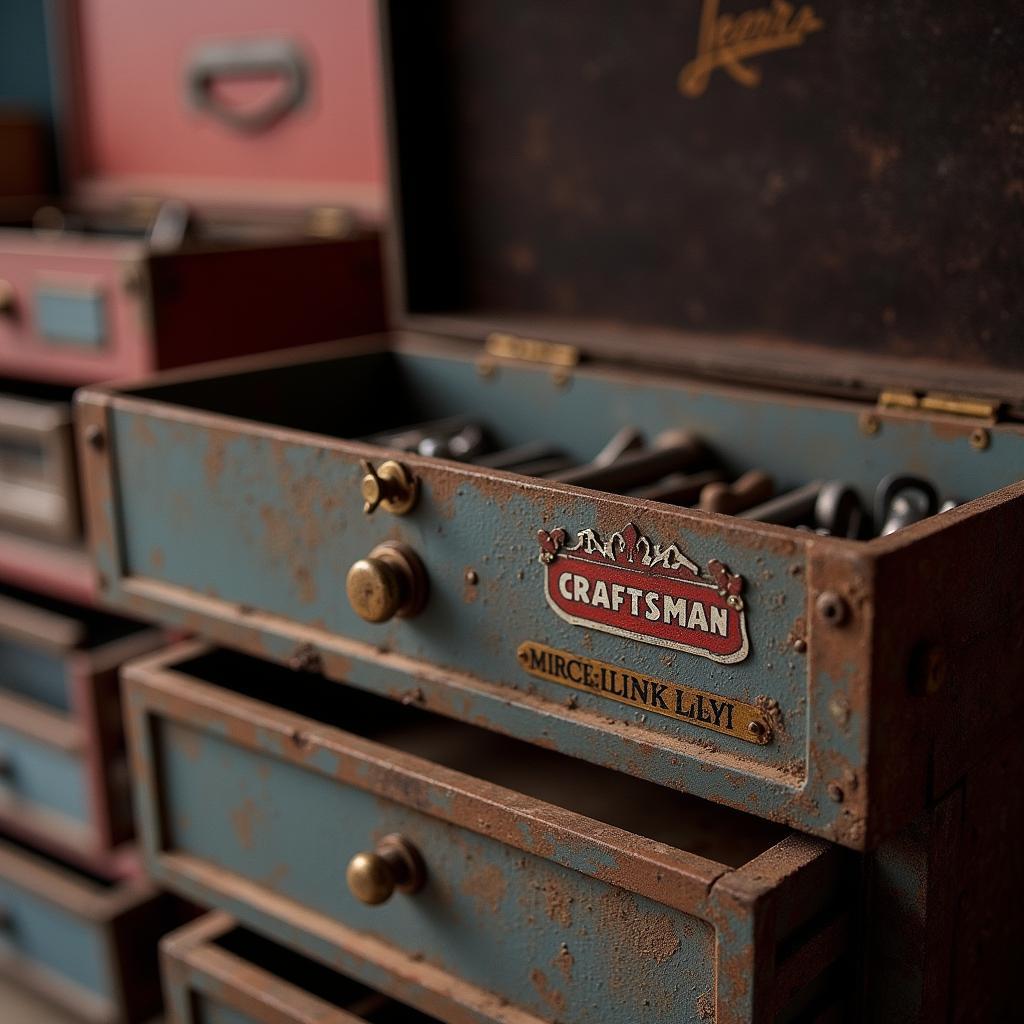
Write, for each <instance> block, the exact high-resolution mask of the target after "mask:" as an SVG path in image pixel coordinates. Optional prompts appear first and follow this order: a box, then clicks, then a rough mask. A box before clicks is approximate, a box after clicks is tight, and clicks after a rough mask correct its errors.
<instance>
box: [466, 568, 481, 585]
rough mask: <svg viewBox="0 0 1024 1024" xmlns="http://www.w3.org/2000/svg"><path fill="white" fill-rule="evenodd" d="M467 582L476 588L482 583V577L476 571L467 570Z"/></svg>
mask: <svg viewBox="0 0 1024 1024" xmlns="http://www.w3.org/2000/svg"><path fill="white" fill-rule="evenodd" d="M466 582H467V583H468V584H469V585H470V586H471V587H475V586H476V585H477V584H478V583H479V582H480V576H479V575H478V574H477V571H476V569H467V570H466Z"/></svg>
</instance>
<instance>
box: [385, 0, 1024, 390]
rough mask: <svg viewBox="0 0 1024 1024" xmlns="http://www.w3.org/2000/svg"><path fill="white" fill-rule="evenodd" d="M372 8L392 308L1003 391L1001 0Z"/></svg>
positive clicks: (883, 385)
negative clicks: (377, 31) (379, 31)
mask: <svg viewBox="0 0 1024 1024" xmlns="http://www.w3.org/2000/svg"><path fill="white" fill-rule="evenodd" d="M380 8H381V11H382V15H383V17H382V25H383V48H384V55H385V78H386V83H387V86H388V92H389V98H388V102H389V117H390V130H391V143H392V183H393V197H392V201H393V203H394V204H395V210H396V212H397V217H398V227H397V240H398V245H397V246H396V253H395V256H396V259H395V274H394V276H395V282H394V283H395V285H396V287H395V288H394V289H393V292H394V294H395V295H396V296H397V300H398V303H399V307H400V308H399V311H398V318H399V320H400V321H401V322H402V323H403V324H405V325H407V326H410V327H417V328H420V329H428V330H435V331H442V332H444V333H448V334H457V335H465V336H468V337H472V338H486V337H488V336H489V335H492V334H493V333H495V332H499V333H500V332H509V333H511V334H513V335H517V336H521V337H526V338H540V339H545V340H549V341H558V342H569V343H571V344H575V345H577V346H579V347H580V349H581V350H582V351H583V353H584V354H593V355H598V356H601V357H602V358H614V359H619V360H628V361H636V362H642V363H645V364H647V365H673V366H679V367H686V368H688V370H690V371H697V372H699V373H704V374H707V375H709V376H717V377H728V378H730V379H734V378H736V377H738V376H742V377H744V378H746V379H750V380H754V381H757V382H759V383H762V384H764V383H767V384H777V385H778V386H780V387H784V388H787V389H789V388H792V389H800V390H812V391H825V392H840V393H844V394H848V393H850V392H854V393H859V394H861V395H864V396H867V397H870V398H877V397H878V396H880V395H881V394H882V392H885V391H891V390H892V389H893V388H904V389H921V390H926V389H929V390H930V389H935V390H945V391H952V392H957V393H964V394H970V395H973V396H981V397H985V396H988V397H990V398H994V399H997V400H999V401H1001V402H1006V403H1009V404H1010V406H1011V407H1013V406H1019V405H1021V404H1022V402H1024V345H1021V344H1020V338H1021V333H1022V330H1024V287H1021V286H1022V284H1024V232H1022V231H1021V213H1022V210H1024V65H1022V62H1021V61H1020V51H1021V46H1022V44H1024V17H1022V15H1021V13H1020V10H1019V5H1018V4H1017V3H1015V2H1014V0H993V2H991V3H985V4H940V5H935V4H933V3H929V2H928V0H903V2H900V3H898V4H894V3H891V2H889V0H862V2H860V3H849V2H840V0H812V2H810V3H807V4H802V3H799V2H797V0H792V2H783V0H644V2H643V3H629V4H624V3H616V2H611V0H560V2H559V3H558V4H557V5H555V6H552V4H551V3H550V2H549V0H516V2H515V3H508V2H505V0H444V2H441V0H421V2H417V3H403V2H401V0H382V2H381V4H380ZM556 8H557V9H556Z"/></svg>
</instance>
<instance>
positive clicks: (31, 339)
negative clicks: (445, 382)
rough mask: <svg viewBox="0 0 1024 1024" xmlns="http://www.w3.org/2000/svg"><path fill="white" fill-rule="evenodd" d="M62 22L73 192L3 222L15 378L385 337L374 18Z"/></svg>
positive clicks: (133, 8) (110, 13)
mask: <svg viewBox="0 0 1024 1024" xmlns="http://www.w3.org/2000/svg"><path fill="white" fill-rule="evenodd" d="M50 6H51V9H52V11H53V12H55V13H54V25H53V26H52V35H53V36H54V37H55V38H56V39H59V40H60V43H61V45H57V46H55V47H54V48H53V49H54V56H53V60H54V62H55V66H56V70H57V76H58V80H59V81H60V82H61V83H62V84H63V88H62V89H61V90H60V91H61V97H60V98H61V102H60V104H59V109H61V110H63V111H65V112H66V114H67V117H66V121H67V123H66V124H64V125H63V126H62V127H63V129H64V133H65V135H66V138H65V140H64V143H65V145H64V149H63V152H62V157H63V163H64V167H65V170H66V177H67V182H66V184H67V194H66V195H65V196H64V197H63V198H61V199H60V200H56V201H50V202H49V203H47V204H46V205H37V208H35V209H34V211H31V212H25V213H23V214H22V215H20V216H15V215H14V214H13V213H12V214H11V216H10V217H9V218H8V219H7V220H6V222H5V223H3V224H0V373H2V374H6V375H10V376H21V377H32V378H36V379H47V380H52V381H60V382H62V383H67V384H79V383H82V382H85V381H97V380H105V379H113V378H118V377H125V376H131V375H136V374H139V373H142V372H146V371H149V370H152V369H156V368H159V367H166V366H182V365H187V364H189V363H195V362H202V361H203V360H207V359H213V358H218V357H223V356H225V355H229V354H233V353H242V352H255V351H263V350H266V349H271V348H279V347H283V346H285V345H289V344H296V343H299V342H303V341H305V342H311V341H317V340H326V339H328V338H332V337H339V336H345V335H349V334H359V333H362V332H366V331H369V330H376V329H378V328H380V327H381V326H382V322H383V305H382V294H381V284H380V271H379V253H378V241H377V237H376V225H377V223H378V222H379V219H380V216H381V210H382V195H381V187H380V181H381V166H380V164H381V159H382V158H381V154H380V152H379V149H380V147H379V139H378V128H377V124H378V120H379V102H378V99H377V91H376V79H375V71H374V60H373V59H372V54H373V47H372V30H371V8H370V4H369V2H368V0H352V2H346V3H344V4H338V5H326V6H325V5H324V4H321V3H317V2H314V0H301V2H297V3H291V4H289V5H287V9H286V13H285V14H284V15H283V16H282V13H281V8H280V6H279V5H277V4H274V3H270V2H253V3H247V4H246V5H245V9H244V19H242V18H241V11H240V9H239V8H238V7H237V5H235V4H232V3H229V2H226V0H214V2H208V3H193V4H190V5H187V6H184V5H182V4H175V5H173V7H166V8H163V7H161V8H159V9H151V8H149V7H146V6H144V5H139V4H128V5H121V4H116V3H109V2H106V0H76V2H74V3H72V2H69V3H66V4H53V5H50ZM143 97H144V102H143V101H142V98H143Z"/></svg>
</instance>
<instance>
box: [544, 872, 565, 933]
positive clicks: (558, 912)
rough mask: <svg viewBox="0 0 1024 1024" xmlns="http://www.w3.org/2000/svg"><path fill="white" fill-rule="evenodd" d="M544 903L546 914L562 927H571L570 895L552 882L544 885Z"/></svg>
mask: <svg viewBox="0 0 1024 1024" xmlns="http://www.w3.org/2000/svg"><path fill="white" fill-rule="evenodd" d="M544 903H545V910H546V911H547V915H548V917H549V918H551V920H552V921H554V922H555V924H559V925H561V926H562V927H563V928H571V927H572V897H571V896H570V895H569V894H568V893H565V892H563V891H562V889H561V888H560V887H559V886H558V885H556V884H554V883H553V882H552V883H549V884H548V885H546V886H544Z"/></svg>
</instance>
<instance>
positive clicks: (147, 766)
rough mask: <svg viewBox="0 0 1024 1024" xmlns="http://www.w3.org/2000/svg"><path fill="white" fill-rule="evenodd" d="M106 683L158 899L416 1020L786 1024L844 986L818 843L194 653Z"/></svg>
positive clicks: (386, 705) (316, 683)
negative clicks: (124, 731)
mask: <svg viewBox="0 0 1024 1024" xmlns="http://www.w3.org/2000/svg"><path fill="white" fill-rule="evenodd" d="M125 679H126V702H127V709H126V718H127V722H128V727H129V738H130V745H131V749H132V757H133V763H134V765H135V774H136V776H137V789H136V794H137V800H138V816H139V822H140V829H141V833H142V839H143V843H144V853H145V856H146V859H147V864H148V867H149V869H150V871H151V872H152V874H153V876H154V877H155V878H156V880H157V881H158V882H160V883H161V884H165V885H167V886H168V887H170V888H173V889H176V890H178V891H180V892H181V893H183V894H185V895H186V896H188V897H189V898H191V899H193V900H194V901H195V902H199V903H204V904H207V905H213V906H215V907H217V908H219V909H222V910H225V911H227V912H228V913H230V914H232V915H233V916H234V917H235V918H236V919H237V920H239V921H240V922H241V923H242V924H244V925H245V926H247V927H250V928H253V929H254V930H256V931H258V932H260V933H262V934H268V935H273V936H275V937H277V938H278V939H279V940H281V941H282V942H283V943H285V944H287V945H289V946H291V947H293V948H295V949H296V950H299V951H301V952H302V953H304V954H306V955H308V956H311V957H313V958H315V959H318V960H320V961H321V962H323V963H326V964H329V965H331V966H333V967H335V968H336V969H338V970H340V971H342V972H344V973H345V974H347V975H350V976H352V977H354V978H356V979H357V980H359V981H360V982H362V983H364V984H368V985H371V986H372V987H374V988H376V989H379V990H381V991H384V992H386V993H387V994H389V995H393V996H395V997H397V998H400V999H402V1000H403V1001H405V1002H408V1003H410V1004H412V1005H414V1006H416V1007H417V1008H419V1009H421V1010H424V1011H426V1012H429V1013H432V1014H434V1015H436V1016H438V1017H442V1018H443V1019H445V1020H448V1021H460V1022H461V1021H485V1020H486V1021H491V1020H505V1021H517V1022H527V1021H559V1022H563V1024H567V1022H575V1024H617V1022H623V1024H625V1022H634V1021H637V1020H639V1019H643V1020H644V1022H645V1024H681V1022H684V1021H694V1022H700V1021H708V1020H711V1019H714V1020H716V1021H717V1022H718V1024H732V1022H740V1021H744V1022H748V1021H797V1020H800V1021H803V1020H806V1019H816V1014H817V1013H818V1011H819V1010H820V1009H821V1008H822V1006H823V1003H824V1001H825V1000H826V998H827V997H828V996H829V995H833V996H834V994H835V993H836V992H837V991H842V989H837V988H834V987H832V986H833V985H834V984H835V977H834V974H835V972H837V971H839V970H840V969H841V963H842V958H843V956H844V953H845V950H846V947H847V941H848V930H849V918H848V912H847V907H846V899H847V897H848V894H849V893H850V892H851V891H852V887H850V886H848V885H846V884H845V882H846V879H845V869H846V865H847V863H848V862H847V860H846V855H845V854H844V853H843V851H840V850H838V849H837V848H835V847H831V846H829V845H828V844H826V843H824V842H821V841H819V840H813V839H809V838H807V837H803V836H798V835H795V834H793V833H790V832H788V831H787V830H786V829H784V828H783V827H781V826H777V825H774V824H772V823H769V822H766V821H763V820H761V819H757V818H753V817H751V816H748V815H743V814H741V813H739V812H736V811H732V810H729V809H728V808H724V807H721V806H718V805H713V804H709V803H706V802H703V801H699V800H696V799H695V798H692V797H687V796H685V795H682V794H678V793H674V792H671V791H668V790H665V789H662V788H661V787H658V786H654V785H652V784H650V783H645V782H642V781H640V780H638V779H635V778H633V777H630V776H626V775H620V774H617V773H613V772H609V771H607V770H604V769H600V768H596V767H594V766H592V765H589V764H587V763H584V762H580V761H578V760H574V759H572V758H567V757H564V756H562V755H559V754H557V753H555V752H553V751H550V750H544V749H542V748H540V747H537V746H532V745H529V744H525V743H522V742H520V741H516V740H512V739H507V738H503V737H497V736H495V735H494V734H493V733H490V732H488V731H485V730H482V729H478V728H476V727H473V726H469V725H466V724H464V723H461V722H456V721H452V720H448V719H444V718H440V717H438V716H436V715H433V714H430V713H428V712H424V711H421V710H419V709H416V708H414V707H411V706H406V707H402V706H401V705H396V704H395V703H393V702H389V701H387V700H384V699H381V698H377V697H374V696H372V695H369V694H366V693H363V692H360V691H357V690H354V689H350V688H348V687H344V686H339V685H338V684H336V683H332V682H329V681H327V680H325V679H321V678H320V677H316V676H312V675H308V674H295V673H292V672H289V671H288V670H287V669H284V668H281V667H280V666H275V665H271V664H268V663H265V662H262V661H258V660H256V659H252V658H249V657H246V656H243V655H239V654H232V653H229V652H226V651H216V650H209V649H206V648H203V647H201V646H200V645H197V644H192V643H188V644H183V645H179V646H177V647H175V648H172V649H171V650H169V651H168V652H165V653H164V654H162V655H158V656H155V657H149V658H147V659H142V660H140V661H137V662H135V663H133V664H132V665H130V666H128V667H127V668H126V670H125ZM271 699H272V700H273V701H274V703H271V702H270V701H271ZM346 880H347V884H346ZM847 980H848V979H847ZM845 990H846V991H852V990H853V986H847V987H846V989H845Z"/></svg>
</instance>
